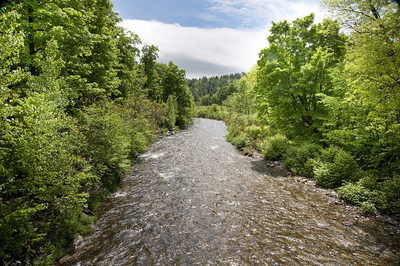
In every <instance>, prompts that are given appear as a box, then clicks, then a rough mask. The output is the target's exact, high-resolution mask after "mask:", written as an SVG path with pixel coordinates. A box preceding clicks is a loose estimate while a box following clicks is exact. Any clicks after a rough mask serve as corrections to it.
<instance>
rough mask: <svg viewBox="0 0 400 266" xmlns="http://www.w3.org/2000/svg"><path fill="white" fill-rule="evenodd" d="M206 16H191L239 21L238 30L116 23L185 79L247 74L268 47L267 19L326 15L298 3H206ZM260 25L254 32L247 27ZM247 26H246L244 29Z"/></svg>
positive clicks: (222, 0) (260, 0)
mask: <svg viewBox="0 0 400 266" xmlns="http://www.w3.org/2000/svg"><path fill="white" fill-rule="evenodd" d="M209 3H210V6H209V9H208V12H202V13H199V14H193V15H194V16H195V17H198V18H202V19H203V20H206V21H221V20H226V19H227V17H232V19H233V20H236V19H239V20H240V23H241V24H242V27H241V28H242V29H231V28H211V29H207V28H198V27H182V26H180V25H179V24H165V23H162V22H158V21H144V20H124V21H123V22H122V23H121V25H122V26H123V27H125V28H126V29H128V30H130V31H132V32H135V33H137V34H138V35H139V36H140V38H141V39H142V42H143V43H146V44H154V45H156V46H158V48H159V50H160V52H159V55H160V61H161V62H164V63H167V62H168V61H170V60H172V61H174V63H175V64H177V65H178V66H179V67H181V68H183V69H186V73H187V76H188V77H201V76H214V75H222V74H230V73H234V72H242V71H243V72H247V71H249V70H250V68H251V67H252V66H253V65H254V64H256V63H257V60H258V53H259V52H260V51H261V49H262V48H264V47H266V46H267V45H268V42H267V40H266V38H267V36H268V31H269V28H270V25H271V21H275V22H278V21H281V20H284V19H286V20H288V21H291V20H293V19H295V18H300V17H304V16H306V15H309V14H310V13H311V12H313V13H314V14H315V16H316V22H320V21H322V17H324V16H325V14H326V13H324V12H322V11H321V10H320V9H319V5H318V3H317V1H313V0H303V1H293V0H280V1H279V0H209ZM254 21H258V22H260V21H261V24H259V25H260V26H258V28H259V29H246V25H253V26H254ZM247 28H248V27H247Z"/></svg>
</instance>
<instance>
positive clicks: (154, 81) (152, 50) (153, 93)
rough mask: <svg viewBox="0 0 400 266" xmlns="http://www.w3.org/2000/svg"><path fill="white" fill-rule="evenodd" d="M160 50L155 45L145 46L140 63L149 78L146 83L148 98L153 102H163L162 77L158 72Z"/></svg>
mask: <svg viewBox="0 0 400 266" xmlns="http://www.w3.org/2000/svg"><path fill="white" fill-rule="evenodd" d="M157 58H158V48H157V47H156V46H154V45H145V46H143V48H142V57H141V58H140V62H141V63H142V64H143V66H144V74H145V75H146V77H147V80H146V82H145V83H144V86H145V89H146V90H148V97H149V99H150V100H152V101H156V102H161V101H162V97H163V96H162V91H161V88H160V77H159V75H158V71H157V61H156V60H157Z"/></svg>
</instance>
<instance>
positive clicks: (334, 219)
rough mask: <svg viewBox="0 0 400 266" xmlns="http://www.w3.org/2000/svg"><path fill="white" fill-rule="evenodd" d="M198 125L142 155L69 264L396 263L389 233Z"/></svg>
mask: <svg viewBox="0 0 400 266" xmlns="http://www.w3.org/2000/svg"><path fill="white" fill-rule="evenodd" d="M225 135H226V127H225V125H224V123H223V122H219V121H214V120H207V119H196V120H195V122H194V125H193V126H191V127H190V128H189V129H188V130H186V131H182V132H179V133H178V134H176V135H173V136H169V137H166V138H163V139H162V140H160V141H158V142H157V143H155V144H153V145H152V147H151V149H150V150H149V151H148V152H146V153H145V154H143V155H142V156H140V158H139V162H138V163H137V164H135V165H134V166H133V168H132V170H131V172H130V173H129V174H128V175H127V176H126V177H125V178H124V180H123V182H122V184H121V186H120V188H119V190H118V191H117V192H116V193H114V194H113V195H111V196H110V197H109V198H108V199H107V200H106V202H105V203H104V204H103V206H102V209H101V210H100V211H99V213H98V216H99V220H98V222H97V223H96V225H95V232H94V234H92V235H91V236H89V237H87V238H85V239H82V238H81V239H80V240H78V241H77V242H76V243H75V251H74V254H72V255H70V256H68V257H66V258H65V259H64V263H65V264H75V265H134V264H141V265H152V264H158V265H170V264H178V265H181V264H183V265H193V264H200V265H204V264H230V265H243V264H267V265H294V264H296V265H298V264H302V265H304V264H306V265H319V264H323V265H365V264H367V265H395V264H399V263H400V236H399V231H398V227H397V225H395V224H394V223H389V222H388V221H385V220H382V219H377V218H373V217H362V216H360V214H359V211H358V210H357V208H355V207H350V206H347V205H345V204H344V203H343V202H341V201H340V200H338V199H337V197H336V196H335V193H334V192H333V191H329V190H323V189H319V188H317V187H315V184H314V183H313V182H312V181H308V180H306V179H303V178H299V177H292V176H290V175H287V174H285V171H283V169H280V168H279V166H273V165H268V164H267V163H266V162H265V161H262V160H260V159H254V158H250V157H246V156H243V155H241V154H240V153H238V152H237V151H236V150H235V148H234V147H233V146H232V145H231V144H229V143H227V142H226V140H225V138H224V136H225Z"/></svg>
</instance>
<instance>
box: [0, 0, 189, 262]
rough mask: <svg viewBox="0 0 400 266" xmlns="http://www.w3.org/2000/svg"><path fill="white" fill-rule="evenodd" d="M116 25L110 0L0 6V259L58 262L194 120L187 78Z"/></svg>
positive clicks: (39, 0) (36, 1)
mask: <svg viewBox="0 0 400 266" xmlns="http://www.w3.org/2000/svg"><path fill="white" fill-rule="evenodd" d="M119 21H120V18H118V16H117V14H116V13H115V12H113V10H112V4H111V2H110V1H109V0H84V1H81V0H79V1H78V0H69V1H64V0H53V1H44V0H34V1H22V0H15V1H8V2H6V3H4V4H2V6H1V12H0V44H1V45H0V58H1V60H0V89H1V93H0V97H1V100H0V258H1V259H2V263H6V262H10V261H11V262H12V261H14V262H16V261H20V262H22V263H24V264H35V263H39V264H51V263H52V262H54V260H56V259H58V258H59V257H61V256H62V255H63V252H64V251H63V250H64V249H63V248H65V247H66V246H67V245H68V244H69V243H70V242H71V241H72V240H73V239H74V238H75V237H76V236H77V235H78V234H85V233H87V232H89V231H90V223H91V222H92V221H93V220H94V219H95V217H93V216H92V215H91V214H92V212H93V211H94V210H96V208H97V207H98V205H99V204H100V202H101V200H102V199H104V198H105V197H106V196H107V194H108V193H109V192H110V191H112V190H113V189H114V188H115V187H116V186H117V184H118V182H119V180H120V179H121V177H122V175H123V173H124V172H125V171H126V170H128V169H129V167H130V163H131V159H132V158H134V156H135V155H136V154H137V153H139V152H140V151H142V150H144V149H146V147H147V144H149V143H150V142H151V141H153V140H155V138H156V137H157V135H159V134H163V133H164V132H166V131H167V130H173V129H175V128H176V127H179V128H184V127H186V126H187V125H188V124H189V123H190V122H191V119H192V114H193V112H192V110H193V106H194V101H193V96H192V95H191V93H190V91H189V88H188V86H187V80H186V77H185V71H184V70H181V69H179V68H178V67H177V66H176V65H175V64H174V63H173V62H170V63H169V64H162V63H158V62H157V58H158V49H157V47H155V46H151V45H144V46H143V47H142V49H140V48H139V47H140V44H141V42H140V38H139V37H138V36H137V35H135V34H134V33H131V32H127V31H126V30H124V29H123V28H122V27H119V26H118V22H119ZM87 214H90V215H87Z"/></svg>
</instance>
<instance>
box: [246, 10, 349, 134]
mask: <svg viewBox="0 0 400 266" xmlns="http://www.w3.org/2000/svg"><path fill="white" fill-rule="evenodd" d="M313 20H314V15H313V14H311V15H309V16H307V17H305V18H303V19H297V20H294V21H293V22H292V23H288V22H287V21H283V22H279V23H273V26H272V28H271V30H270V31H271V34H270V36H269V37H268V41H269V43H270V45H269V47H268V48H265V49H264V50H262V51H261V53H260V59H259V61H258V71H257V80H256V85H255V87H254V92H255V94H256V99H257V101H258V103H259V104H258V110H259V112H261V113H262V114H264V115H267V116H268V117H269V119H270V120H271V122H273V123H274V124H275V126H276V127H277V128H279V129H280V130H282V131H283V132H284V133H285V134H289V135H290V136H297V135H299V134H301V135H310V134H315V133H318V128H319V126H320V125H321V123H322V121H323V120H324V117H325V116H326V115H327V112H326V110H325V108H324V106H323V105H321V104H320V102H319V97H318V94H319V93H323V94H327V95H330V94H331V90H332V81H331V77H330V75H329V71H330V70H331V69H333V68H334V67H335V66H336V65H337V63H338V62H340V61H341V60H342V59H343V54H344V48H345V38H344V35H342V34H340V33H339V26H338V25H337V23H335V22H333V21H330V20H325V21H324V22H323V23H321V24H317V25H316V24H313Z"/></svg>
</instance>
